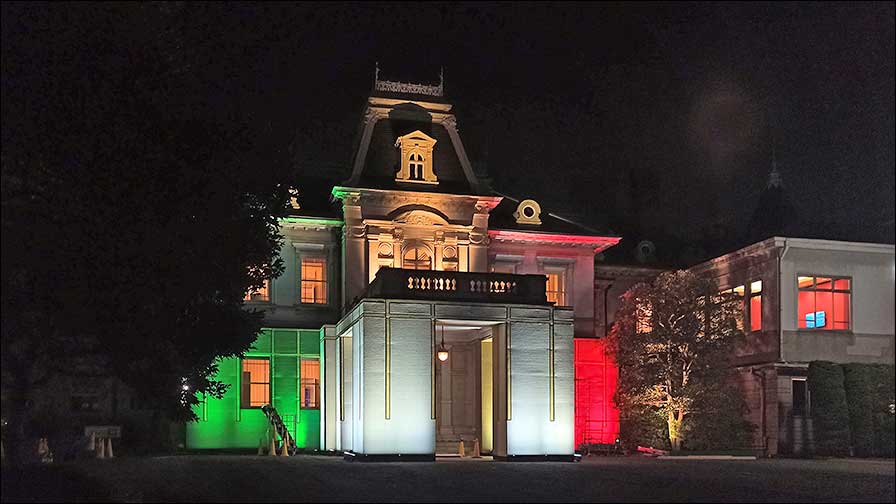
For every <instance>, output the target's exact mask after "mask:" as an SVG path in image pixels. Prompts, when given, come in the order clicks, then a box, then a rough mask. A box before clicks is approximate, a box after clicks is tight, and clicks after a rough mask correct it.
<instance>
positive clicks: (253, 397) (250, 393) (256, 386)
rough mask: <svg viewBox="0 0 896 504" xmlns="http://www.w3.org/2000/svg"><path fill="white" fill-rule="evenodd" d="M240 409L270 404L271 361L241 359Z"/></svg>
mask: <svg viewBox="0 0 896 504" xmlns="http://www.w3.org/2000/svg"><path fill="white" fill-rule="evenodd" d="M241 385H242V389H241V391H240V392H241V394H240V407H241V408H260V407H262V406H264V405H265V404H268V403H269V402H271V361H269V360H268V359H243V379H242V381H241Z"/></svg>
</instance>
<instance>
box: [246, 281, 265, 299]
mask: <svg viewBox="0 0 896 504" xmlns="http://www.w3.org/2000/svg"><path fill="white" fill-rule="evenodd" d="M270 300H271V284H270V280H265V281H264V284H262V286H261V288H260V289H258V290H250V291H249V292H247V293H246V296H245V297H244V298H243V301H251V302H256V303H258V302H267V301H270Z"/></svg>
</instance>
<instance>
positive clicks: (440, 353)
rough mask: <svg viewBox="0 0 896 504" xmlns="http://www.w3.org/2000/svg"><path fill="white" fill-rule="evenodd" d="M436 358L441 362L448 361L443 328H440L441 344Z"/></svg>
mask: <svg viewBox="0 0 896 504" xmlns="http://www.w3.org/2000/svg"><path fill="white" fill-rule="evenodd" d="M436 356H437V357H438V358H439V360H440V361H441V362H445V361H446V360H448V348H447V347H446V346H445V326H444V325H443V326H442V343H441V344H440V345H439V351H438V353H436Z"/></svg>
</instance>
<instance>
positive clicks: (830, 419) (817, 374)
mask: <svg viewBox="0 0 896 504" xmlns="http://www.w3.org/2000/svg"><path fill="white" fill-rule="evenodd" d="M808 381H809V394H811V395H810V397H811V398H812V428H813V432H814V436H815V451H816V453H818V454H819V455H826V456H835V457H843V456H847V455H849V443H850V440H849V408H848V407H847V404H846V391H845V389H844V387H843V368H842V367H840V365H839V364H834V363H833V362H826V361H813V362H810V363H809V377H808Z"/></svg>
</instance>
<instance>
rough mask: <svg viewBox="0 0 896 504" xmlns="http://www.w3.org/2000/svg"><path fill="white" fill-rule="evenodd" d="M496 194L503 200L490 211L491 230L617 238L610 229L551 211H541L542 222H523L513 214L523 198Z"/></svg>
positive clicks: (489, 225)
mask: <svg viewBox="0 0 896 504" xmlns="http://www.w3.org/2000/svg"><path fill="white" fill-rule="evenodd" d="M495 194H498V195H499V196H502V197H503V200H501V203H500V204H498V206H497V207H495V209H494V210H492V211H491V212H490V213H489V218H488V227H489V229H490V230H505V231H522V232H527V233H544V234H562V235H576V236H602V237H614V238H615V234H614V233H613V232H612V231H610V230H599V229H594V228H592V227H589V226H586V225H584V224H580V223H578V222H575V221H573V220H571V219H567V218H565V217H562V216H560V215H558V214H556V213H551V212H549V211H542V212H541V215H540V219H541V224H521V223H519V222H517V218H516V217H515V216H514V215H513V213H514V212H515V211H516V210H517V206H518V205H519V203H520V201H521V200H519V199H517V198H514V197H512V196H507V195H504V194H499V193H495Z"/></svg>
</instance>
